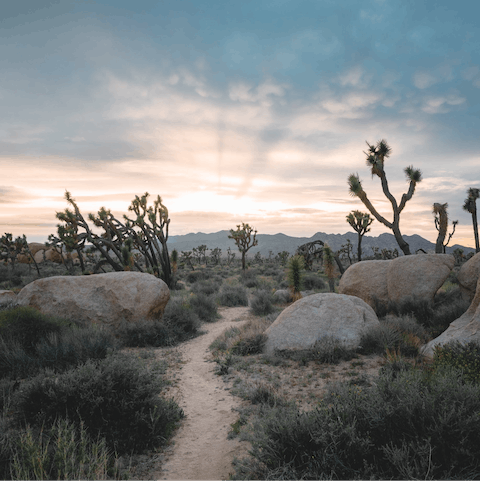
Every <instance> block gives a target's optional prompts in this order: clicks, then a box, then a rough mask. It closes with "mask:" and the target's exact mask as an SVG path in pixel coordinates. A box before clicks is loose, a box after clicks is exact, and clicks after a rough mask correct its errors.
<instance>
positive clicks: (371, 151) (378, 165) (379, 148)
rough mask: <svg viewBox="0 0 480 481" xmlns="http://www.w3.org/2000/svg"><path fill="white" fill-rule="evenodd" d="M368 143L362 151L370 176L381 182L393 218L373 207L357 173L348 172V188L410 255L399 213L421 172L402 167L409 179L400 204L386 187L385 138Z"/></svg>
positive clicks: (419, 179)
mask: <svg viewBox="0 0 480 481" xmlns="http://www.w3.org/2000/svg"><path fill="white" fill-rule="evenodd" d="M367 145H368V153H367V152H364V153H365V155H366V156H367V165H368V166H369V167H370V168H371V172H372V176H374V175H376V176H377V177H379V178H380V181H381V183H382V190H383V193H384V194H385V196H386V197H387V199H388V200H389V201H390V203H391V204H392V209H393V220H392V221H391V222H390V221H388V220H387V219H385V217H383V216H381V215H380V214H379V213H378V212H377V210H376V209H375V207H373V205H372V203H371V202H370V200H369V199H368V197H367V194H366V193H365V191H364V190H363V187H362V182H361V181H360V178H359V177H358V174H350V176H349V177H348V185H349V189H350V194H351V195H353V196H356V197H358V198H359V199H360V200H361V201H362V202H363V203H364V205H365V207H366V208H367V209H368V210H369V211H370V212H371V213H372V214H373V216H374V217H375V219H377V220H378V222H381V223H382V224H383V225H385V226H387V227H388V228H389V229H391V230H392V232H393V235H394V236H395V239H396V241H397V243H398V245H399V247H400V249H402V251H403V253H404V254H405V255H410V254H411V253H410V247H409V245H408V243H407V242H406V241H405V240H404V239H403V237H402V234H401V232H400V214H401V212H402V211H403V209H404V208H405V205H406V203H407V202H408V201H409V200H410V199H411V198H412V196H413V194H414V192H415V187H416V185H417V184H418V183H419V182H421V181H422V172H421V171H420V170H419V169H414V168H413V167H412V166H409V167H406V168H405V169H404V172H405V175H406V177H407V180H409V181H410V185H409V188H408V192H407V193H406V194H403V195H402V200H401V201H400V204H398V203H397V201H396V199H395V197H393V195H392V194H391V193H390V189H389V187H388V182H387V176H386V174H385V170H384V164H385V159H386V158H387V157H389V156H390V153H391V148H390V147H389V146H388V144H387V142H386V141H385V140H380V141H379V142H377V145H376V146H374V145H370V144H369V143H368V142H367Z"/></svg>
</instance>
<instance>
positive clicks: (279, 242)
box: [167, 230, 475, 257]
mask: <svg viewBox="0 0 480 481" xmlns="http://www.w3.org/2000/svg"><path fill="white" fill-rule="evenodd" d="M229 234H230V231H229V230H221V231H220V232H215V233H213V234H204V233H202V232H198V233H196V234H186V235H178V236H170V237H169V239H168V243H167V244H168V247H169V250H170V251H172V250H173V249H176V250H177V251H178V253H179V254H180V253H181V252H182V251H191V250H192V249H193V248H194V247H198V246H200V245H206V246H207V248H208V249H209V250H211V249H214V248H215V247H219V248H220V249H222V256H225V255H226V251H227V249H228V248H229V247H230V248H231V249H232V251H233V252H238V249H237V247H236V245H235V242H233V240H232V239H229V238H228V235H229ZM403 238H404V239H405V241H406V242H408V244H409V245H410V251H411V252H415V251H416V250H418V249H423V250H424V251H426V252H427V253H434V252H435V244H433V243H432V242H430V241H428V240H427V239H424V238H423V237H420V236H419V235H404V236H403ZM347 239H350V242H351V243H352V244H353V249H354V252H356V250H357V239H358V235H357V233H355V232H349V233H347V234H325V233H324V232H317V233H316V234H314V235H313V236H312V237H291V236H288V235H285V234H275V235H268V234H258V235H257V240H258V245H257V246H255V247H252V248H251V249H250V250H249V251H248V257H253V256H254V255H255V254H256V253H257V252H260V254H261V255H262V256H264V257H268V254H269V252H270V251H272V252H273V254H274V255H275V254H277V253H278V252H282V251H287V252H289V253H290V254H294V253H295V251H296V249H297V247H298V246H300V245H302V244H306V243H307V242H313V241H316V240H321V241H323V242H327V243H328V245H329V246H330V247H331V248H332V249H333V250H334V251H336V250H338V249H340V248H341V247H342V245H343V244H346V243H347ZM372 247H378V248H379V249H380V250H381V249H384V248H386V249H392V250H393V249H397V250H398V251H399V253H400V255H403V253H402V251H401V250H400V248H399V247H398V244H397V241H396V240H395V237H394V236H393V234H387V233H385V234H380V235H379V236H378V237H371V236H364V237H363V240H362V251H363V253H364V255H365V256H370V255H372V254H373V251H372ZM458 247H459V248H461V249H463V252H464V254H468V253H469V252H475V249H472V248H471V247H464V246H461V245H458V244H455V245H453V246H451V247H447V253H448V254H451V253H452V252H453V251H454V250H455V249H456V248H458ZM237 257H238V255H237Z"/></svg>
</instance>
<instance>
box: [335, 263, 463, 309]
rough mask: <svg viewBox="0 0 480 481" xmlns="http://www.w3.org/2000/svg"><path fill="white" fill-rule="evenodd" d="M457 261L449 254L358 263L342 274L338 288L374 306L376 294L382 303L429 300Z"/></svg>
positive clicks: (343, 292)
mask: <svg viewBox="0 0 480 481" xmlns="http://www.w3.org/2000/svg"><path fill="white" fill-rule="evenodd" d="M454 264H455V258H454V257H453V256H451V255H446V254H426V255H411V256H404V257H397V258H396V259H390V260H385V261H362V262H357V263H356V264H353V265H351V266H350V267H349V268H348V269H347V270H346V271H345V274H343V276H342V278H341V279H340V284H339V288H338V291H339V292H340V293H341V294H347V295H351V296H357V297H360V299H363V300H364V301H365V302H367V303H368V304H369V305H370V306H372V307H374V306H375V304H374V302H373V298H374V297H376V298H378V300H379V301H380V302H382V303H387V302H388V301H394V302H402V301H403V300H406V299H408V298H412V297H413V298H417V299H422V300H429V301H430V300H433V296H434V295H435V293H436V292H437V291H438V289H439V288H440V287H441V286H442V284H443V283H444V282H445V280H446V279H447V277H448V275H449V274H450V272H451V270H452V269H453V266H454Z"/></svg>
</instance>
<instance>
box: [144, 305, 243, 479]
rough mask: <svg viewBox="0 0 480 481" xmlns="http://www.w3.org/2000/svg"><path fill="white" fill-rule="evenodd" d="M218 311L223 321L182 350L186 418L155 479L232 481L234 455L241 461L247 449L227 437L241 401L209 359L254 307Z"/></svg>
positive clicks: (181, 389) (181, 390)
mask: <svg viewBox="0 0 480 481" xmlns="http://www.w3.org/2000/svg"><path fill="white" fill-rule="evenodd" d="M219 313H220V314H221V316H222V317H221V319H220V320H219V321H218V322H216V323H213V324H204V326H203V329H204V330H205V331H207V334H204V335H202V336H200V337H197V338H195V339H192V340H191V341H189V342H186V343H184V344H182V345H181V346H180V347H179V351H180V352H181V354H182V360H183V362H184V363H185V364H184V366H183V369H182V370H181V373H180V379H179V382H178V389H179V390H178V393H177V394H176V395H175V398H176V399H177V402H178V403H179V404H180V406H181V407H182V408H183V410H184V412H185V415H186V418H185V419H184V420H183V422H182V425H181V427H180V428H179V430H178V431H177V433H176V435H175V436H174V438H173V441H174V445H173V447H172V449H170V450H169V451H170V452H167V453H165V458H166V459H165V461H164V462H163V465H162V469H161V470H160V471H158V472H156V473H152V474H153V479H212V480H215V479H228V477H229V473H231V472H232V471H233V468H232V460H233V458H234V456H236V457H242V455H244V454H246V451H247V449H248V446H246V445H245V444H246V443H240V442H239V441H238V440H237V439H231V440H228V439H227V434H228V432H229V431H230V430H231V427H230V424H232V423H234V422H235V421H236V420H237V417H238V416H237V415H236V413H235V412H233V411H232V408H233V407H236V406H238V405H239V401H238V399H236V398H234V397H233V396H232V395H231V394H230V392H229V388H228V386H227V385H226V384H225V383H224V382H223V381H222V378H221V377H219V376H217V375H216V374H214V370H215V363H212V362H208V361H207V359H209V351H208V346H209V345H210V344H211V343H212V342H213V341H214V340H215V338H217V337H218V336H219V335H220V334H221V333H222V332H223V331H224V330H226V329H228V328H230V327H232V326H239V325H241V324H243V323H244V322H245V321H246V320H247V319H248V318H249V317H250V314H249V308H248V307H234V308H224V309H219ZM238 319H241V320H240V321H239V320H238Z"/></svg>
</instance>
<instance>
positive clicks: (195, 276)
mask: <svg viewBox="0 0 480 481" xmlns="http://www.w3.org/2000/svg"><path fill="white" fill-rule="evenodd" d="M208 277H209V276H208V274H207V272H206V271H191V272H189V273H188V274H187V276H186V280H187V282H189V283H190V284H193V283H194V282H197V281H201V280H205V279H208Z"/></svg>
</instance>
